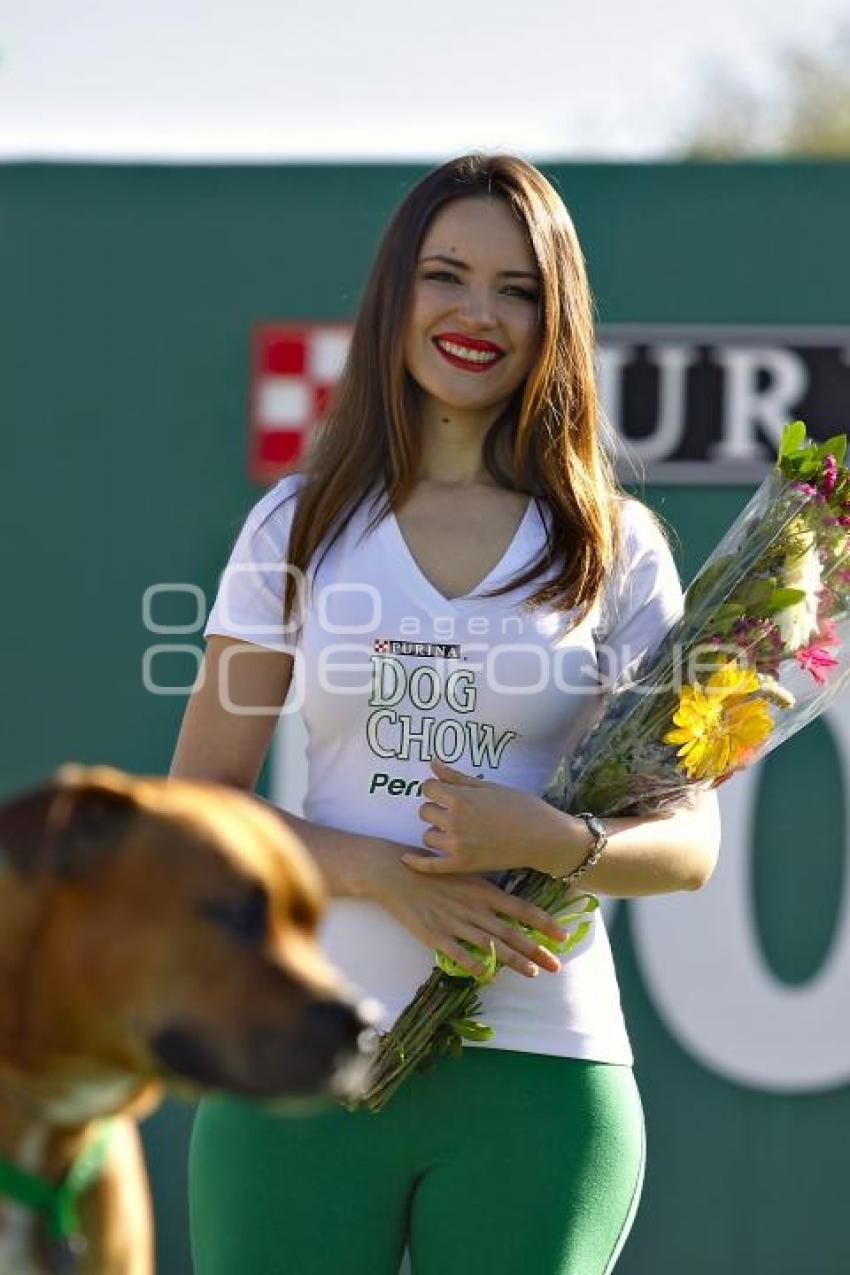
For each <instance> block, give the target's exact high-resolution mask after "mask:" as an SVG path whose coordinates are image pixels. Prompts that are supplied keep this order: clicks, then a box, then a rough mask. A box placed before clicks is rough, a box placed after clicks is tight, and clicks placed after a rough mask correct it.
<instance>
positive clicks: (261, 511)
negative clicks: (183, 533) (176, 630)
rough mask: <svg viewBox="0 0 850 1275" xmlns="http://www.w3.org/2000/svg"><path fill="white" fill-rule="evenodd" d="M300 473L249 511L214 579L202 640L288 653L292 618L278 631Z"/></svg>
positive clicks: (294, 630)
mask: <svg viewBox="0 0 850 1275" xmlns="http://www.w3.org/2000/svg"><path fill="white" fill-rule="evenodd" d="M302 478H303V476H302V475H301V474H287V475H286V476H285V477H284V478H282V479H281V480H280V482H278V483H276V485H275V486H274V487H272V488H271V490H270V491H267V492H266V494H265V495H264V496H263V497H262V498H261V499H260V500H258V501H257V503H256V504H255V505H254V507H253V508H252V509H251V511H250V513H249V514H248V517H247V518H246V519H245V522H244V524H243V526H242V530H241V531H240V532H239V535H238V537H237V539H236V543H235V545H234V546H233V549H232V551H231V554H230V558H229V559H228V562H227V565H226V566H225V568H224V570H223V572H222V574H221V578H220V580H219V585H218V592H217V593H216V598H215V601H214V603H213V605H212V609H211V610H210V613H209V616H208V617H207V623H206V627H205V628H204V637H205V638H206V637H209V636H210V635H211V634H213V633H216V634H222V635H223V636H225V637H233V638H238V639H239V640H240V641H242V642H253V643H254V644H255V645H256V646H265V647H268V648H269V649H270V650H273V651H291V650H292V647H293V645H294V643H295V641H296V638H297V625H296V621H295V618H294V617H293V618H291V619H290V621H289V624H288V626H287V629H286V631H285V630H284V627H283V595H284V589H285V586H286V575H287V564H286V557H287V552H288V548H289V532H290V530H291V527H292V519H293V516H294V513H295V505H296V495H297V492H298V489H299V487H300V485H301V481H302Z"/></svg>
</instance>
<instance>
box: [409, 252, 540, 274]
mask: <svg viewBox="0 0 850 1275" xmlns="http://www.w3.org/2000/svg"><path fill="white" fill-rule="evenodd" d="M424 261H444V262H445V263H446V265H447V266H455V267H456V268H457V269H458V270H469V268H470V267H469V266H468V265H467V264H466V262H465V261H458V259H457V257H447V256H446V255H445V253H442V252H432V253H430V254H429V256H427V257H422V258H420V262H424ZM499 274H500V275H503V276H505V277H507V276H510V277H511V278H518V279H537V280H539V279H540V275H539V274H538V273H537V272H536V271H535V270H500V271H499Z"/></svg>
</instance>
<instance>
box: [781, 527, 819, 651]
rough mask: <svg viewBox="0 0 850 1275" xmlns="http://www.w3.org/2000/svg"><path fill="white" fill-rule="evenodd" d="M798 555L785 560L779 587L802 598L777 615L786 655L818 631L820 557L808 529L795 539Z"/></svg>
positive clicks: (811, 533)
mask: <svg viewBox="0 0 850 1275" xmlns="http://www.w3.org/2000/svg"><path fill="white" fill-rule="evenodd" d="M796 540H797V545H798V547H799V548H800V549H801V552H799V553H794V554H792V555H790V556H789V557H788V558H786V559H785V566H784V569H783V571H782V587H783V588H785V589H802V591H803V593H804V594H805V596H804V597H803V598H801V600H800V601H799V602H795V603H794V605H793V606H790V607H784V608H783V610H781V611H780V612H778V614H777V616H776V622H777V624H778V625H779V634H780V636H781V638H782V643H783V645H784V646H785V647H786V649H787V650H789V651H798V650H799V649H800V648H801V647H803V646H805V645H806V643H807V642H808V641H809V638H810V637H811V636H812V634H813V633H814V632H815V631H816V629H817V627H818V594H819V593H820V590H821V588H822V586H823V576H822V573H821V564H820V557H819V555H818V550H817V544H816V542H815V534H814V532H813V531H811V530H810V529H808V528H806V530H805V531H802V532H800V534H799V535H798V536H797V537H796Z"/></svg>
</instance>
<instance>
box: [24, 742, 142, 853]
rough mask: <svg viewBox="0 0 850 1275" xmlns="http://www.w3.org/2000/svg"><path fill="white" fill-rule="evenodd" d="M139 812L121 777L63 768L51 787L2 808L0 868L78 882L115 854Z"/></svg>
mask: <svg viewBox="0 0 850 1275" xmlns="http://www.w3.org/2000/svg"><path fill="white" fill-rule="evenodd" d="M136 809H137V808H136V804H135V801H134V800H133V797H132V795H131V793H130V791H129V790H128V788H127V787H126V786H122V784H121V782H120V773H119V772H116V771H113V770H111V769H110V768H108V767H91V768H87V767H83V766H74V765H68V766H62V767H60V769H59V770H58V771H57V772H56V773H55V775H53V776H52V777H51V779H50V780H49V781H48V783H46V784H44V785H42V786H41V787H40V788H36V789H34V790H32V791H30V792H26V793H23V794H21V796H19V797H16V798H12V799H11V800H9V801H7V802H5V803H4V804H3V805H2V806H0V863H2V862H4V861H5V862H6V863H8V864H9V865H10V866H11V867H12V868H14V869H15V870H16V871H18V872H20V873H23V874H25V875H29V874H32V873H37V872H39V871H47V872H50V873H53V874H55V875H57V876H63V877H73V876H80V875H82V874H83V873H85V872H87V871H89V870H90V869H93V868H95V867H96V866H97V864H98V863H99V862H100V861H101V860H102V858H103V856H104V855H105V854H108V853H110V852H111V851H112V850H113V849H114V847H115V845H116V843H117V842H118V841H119V840H120V838H121V837H122V836H123V834H124V833H125V832H126V831H127V828H128V827H129V825H130V823H131V822H132V819H133V818H134V817H135V814H136Z"/></svg>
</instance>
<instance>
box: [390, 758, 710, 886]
mask: <svg viewBox="0 0 850 1275" xmlns="http://www.w3.org/2000/svg"><path fill="white" fill-rule="evenodd" d="M431 768H432V770H433V771H434V774H435V778H433V779H427V780H426V781H425V783H424V784H423V785H422V792H423V794H424V796H425V797H426V798H427V800H426V801H425V802H423V804H422V805H421V806H420V808H419V815H420V817H421V818H422V819H424V820H425V821H426V822H427V823H429V824H430V825H431V827H429V828H428V829H427V830H426V832H425V833H424V834H423V837H422V840H423V842H424V844H425V845H426V846H427V847H428V848H429V849H432V850H437V851H439V852H440V856H441V857H439V858H435V857H433V856H429V855H422V854H415V853H414V854H411V853H408V854H405V855H404V862H405V863H406V864H407V865H408V866H409V867H413V868H415V869H416V870H417V871H419V872H424V873H433V874H442V873H452V872H490V871H500V870H504V869H508V868H520V867H526V868H537V869H538V871H540V872H548V873H549V874H550V875H552V876H566V875H567V874H568V873H569V872H572V871H573V869H575V868H577V867H578V866H579V864H581V863H582V862H583V861H584V859H585V858H586V857H587V855H588V853H589V851H590V850H591V848H592V845H593V838H592V837H591V835H590V833H589V832H588V830H587V827H586V825H585V823H584V820H582V819H579V818H578V817H577V816H575V815H569V814H565V813H564V812H563V811H560V810H556V809H555V808H554V806H550V805H549V804H548V802H545V801H544V800H543V798H542V797H538V796H536V795H535V794H534V793H529V792H523V791H521V790H519V789H516V788H509V787H507V786H506V785H504V784H494V783H491V782H489V781H488V780H482V779H477V778H475V777H473V776H471V775H465V774H463V773H462V772H461V771H459V770H455V768H454V767H453V766H447V765H445V764H444V763H443V762H439V761H432V763H431ZM604 823H605V825H606V828H607V829H608V831H609V833H610V837H609V841H608V845H607V847H606V849H605V853H604V854H603V856H602V858H601V859H600V860H599V862H598V863H597V864H596V866H595V867H593V868H591V869H590V870H589V871H588V872H586V873H585V875H584V876H583V877H582V878H581V886H582V888H584V886H587V888H588V889H589V890H595V891H599V893H601V894H611V895H615V896H620V897H622V898H628V897H630V896H633V895H634V896H637V895H642V894H664V893H667V892H669V891H671V890H695V889H697V888H698V887H699V886H701V885H704V884H705V882H706V881H707V880H708V878H709V877H710V876H711V873H712V871H713V869H714V865H715V863H716V862H717V856H718V851H719V846H720V816H719V810H718V804H717V794H716V793H714V792H702V793H699V794H694V795H693V796H691V797H689V798H688V799H687V803H686V804H685V803H683V804H682V805H680V806H678V807H677V808H676V809H675V810H674V811H671V812H669V813H667V814H664V815H653V816H650V817H646V816H640V817H635V818H610V819H609V818H605V819H604Z"/></svg>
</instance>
